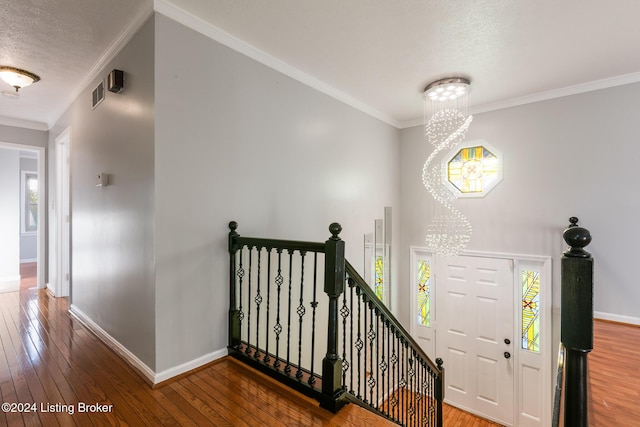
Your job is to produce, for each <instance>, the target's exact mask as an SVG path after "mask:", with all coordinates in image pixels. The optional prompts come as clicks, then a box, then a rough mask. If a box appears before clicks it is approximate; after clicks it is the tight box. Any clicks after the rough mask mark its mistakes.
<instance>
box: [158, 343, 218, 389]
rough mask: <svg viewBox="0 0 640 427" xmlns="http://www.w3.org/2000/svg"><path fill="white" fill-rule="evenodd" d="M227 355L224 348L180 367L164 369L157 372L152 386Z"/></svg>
mask: <svg viewBox="0 0 640 427" xmlns="http://www.w3.org/2000/svg"><path fill="white" fill-rule="evenodd" d="M227 354H229V352H228V351H227V349H226V348H223V349H221V350H217V351H214V352H212V353H208V354H205V355H204V356H200V357H198V358H197V359H194V360H191V361H189V362H186V363H183V364H182V365H178V366H174V367H173V368H169V369H165V370H164V371H162V372H158V373H157V374H156V376H155V381H154V384H158V383H161V382H163V381H167V380H169V379H171V378H173V377H176V376H178V375H181V374H184V373H185V372H189V371H192V370H194V369H197V368H199V367H201V366H203V365H206V364H207V363H211V362H213V361H214V360H217V359H220V358H221V357H224V356H226V355H227Z"/></svg>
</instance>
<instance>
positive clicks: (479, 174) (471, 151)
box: [447, 146, 500, 193]
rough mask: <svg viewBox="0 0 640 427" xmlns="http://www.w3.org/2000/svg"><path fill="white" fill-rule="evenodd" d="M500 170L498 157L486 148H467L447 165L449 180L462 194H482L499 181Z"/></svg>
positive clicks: (461, 150) (459, 152)
mask: <svg viewBox="0 0 640 427" xmlns="http://www.w3.org/2000/svg"><path fill="white" fill-rule="evenodd" d="M498 168H499V161H498V157H497V156H496V155H494V154H493V153H492V152H491V151H489V150H488V149H487V148H486V147H483V146H476V147H466V148H462V149H460V151H458V152H457V153H456V155H455V156H454V157H453V158H452V159H451V160H449V163H447V179H448V180H449V182H450V183H451V184H453V185H454V186H455V187H456V188H457V189H458V190H459V191H460V192H461V193H482V192H483V191H485V190H486V189H487V188H489V187H490V186H491V185H493V184H494V183H495V182H496V180H498V179H499V177H500V175H499V170H498Z"/></svg>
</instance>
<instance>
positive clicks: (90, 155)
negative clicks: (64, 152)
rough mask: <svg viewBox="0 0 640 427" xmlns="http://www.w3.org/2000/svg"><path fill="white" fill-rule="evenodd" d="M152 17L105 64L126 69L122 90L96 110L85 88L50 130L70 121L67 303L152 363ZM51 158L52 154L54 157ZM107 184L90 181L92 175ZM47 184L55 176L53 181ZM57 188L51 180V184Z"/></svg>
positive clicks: (54, 134) (53, 132)
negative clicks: (100, 175)
mask: <svg viewBox="0 0 640 427" xmlns="http://www.w3.org/2000/svg"><path fill="white" fill-rule="evenodd" d="M153 62H154V21H153V19H150V20H149V21H148V22H147V23H145V24H144V26H143V27H142V28H141V30H140V31H139V32H138V33H137V34H136V35H135V36H134V37H133V39H132V40H131V41H130V42H129V44H128V45H127V46H126V47H125V48H124V49H123V50H122V51H121V52H120V53H119V54H118V55H117V56H116V58H115V59H114V60H113V61H111V63H110V64H108V66H106V67H105V68H104V69H103V70H102V72H101V73H100V75H101V76H102V77H103V78H106V76H107V74H108V73H109V71H111V70H112V69H114V68H117V69H120V70H123V71H124V72H125V89H124V90H123V91H122V93H120V94H113V93H111V92H106V96H105V100H104V101H103V102H102V104H100V105H98V106H97V107H96V109H95V110H93V109H92V107H91V91H92V90H93V88H94V87H95V86H96V85H97V84H98V81H96V82H94V83H93V84H92V85H91V87H89V88H87V89H86V90H84V91H83V92H82V93H81V94H80V96H79V97H78V98H77V99H76V100H75V102H74V103H73V104H72V106H71V107H70V108H69V110H67V112H66V113H65V114H64V115H63V117H62V118H61V119H60V120H59V121H58V123H56V125H55V126H54V127H53V128H52V129H51V131H50V134H51V139H50V141H49V144H50V147H51V148H52V150H51V151H52V152H53V147H54V146H55V138H57V137H58V136H59V135H60V133H61V132H63V131H64V130H65V129H66V128H67V127H68V126H71V149H70V151H71V204H72V231H71V234H72V236H71V240H72V242H71V246H72V267H71V269H72V274H71V279H72V282H71V302H72V304H74V305H75V306H76V307H77V308H79V309H80V310H81V311H82V312H84V313H85V314H86V315H88V316H89V317H90V318H91V319H92V320H93V321H94V322H95V323H97V324H98V325H99V326H100V327H101V328H102V329H104V330H105V331H106V332H107V333H109V334H110V335H111V336H112V337H113V338H115V339H116V340H117V341H118V342H120V343H121V344H122V345H123V346H125V347H126V348H127V349H128V350H129V351H131V352H132V353H133V354H135V355H136V356H137V357H138V358H139V359H140V360H141V361H142V362H143V363H145V364H146V365H147V366H149V367H150V368H151V369H154V367H155V280H154V228H153V227H154V207H153V200H154V148H153V144H154V129H153V120H154V112H153V104H154V73H153ZM52 157H54V158H55V156H52ZM103 172H104V173H107V174H108V175H109V180H110V183H109V185H108V186H106V187H96V175H97V174H98V173H103ZM52 185H53V183H52ZM52 188H55V187H52Z"/></svg>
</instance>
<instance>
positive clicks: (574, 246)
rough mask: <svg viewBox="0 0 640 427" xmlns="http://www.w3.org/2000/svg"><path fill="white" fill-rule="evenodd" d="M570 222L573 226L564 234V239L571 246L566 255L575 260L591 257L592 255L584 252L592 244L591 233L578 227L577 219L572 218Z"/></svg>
mask: <svg viewBox="0 0 640 427" xmlns="http://www.w3.org/2000/svg"><path fill="white" fill-rule="evenodd" d="M569 222H570V223H571V224H570V225H569V227H568V228H567V229H566V230H564V233H562V238H563V239H564V241H565V242H566V243H567V244H568V245H569V249H567V250H566V251H565V252H564V255H565V256H568V257H575V258H589V257H591V254H590V253H589V252H587V251H585V250H584V248H585V247H586V246H587V245H589V243H591V233H589V230H587V229H586V228H582V227H580V226H579V225H578V218H577V217H575V216H572V217H571V218H569Z"/></svg>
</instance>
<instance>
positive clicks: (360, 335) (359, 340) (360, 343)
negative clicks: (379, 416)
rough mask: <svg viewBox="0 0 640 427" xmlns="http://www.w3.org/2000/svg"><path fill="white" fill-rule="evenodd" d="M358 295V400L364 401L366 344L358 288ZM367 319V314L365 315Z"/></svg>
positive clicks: (361, 302)
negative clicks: (363, 378)
mask: <svg viewBox="0 0 640 427" xmlns="http://www.w3.org/2000/svg"><path fill="white" fill-rule="evenodd" d="M356 295H357V297H358V304H357V305H358V339H357V340H356V349H357V350H358V394H357V396H356V397H357V398H358V399H362V393H361V390H360V385H361V384H362V370H361V367H362V366H361V361H362V347H364V344H363V342H362V330H361V325H362V323H361V317H360V314H361V313H360V312H361V308H362V304H363V301H361V299H360V295H361V293H360V288H359V287H358V288H356ZM365 317H366V314H365Z"/></svg>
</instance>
